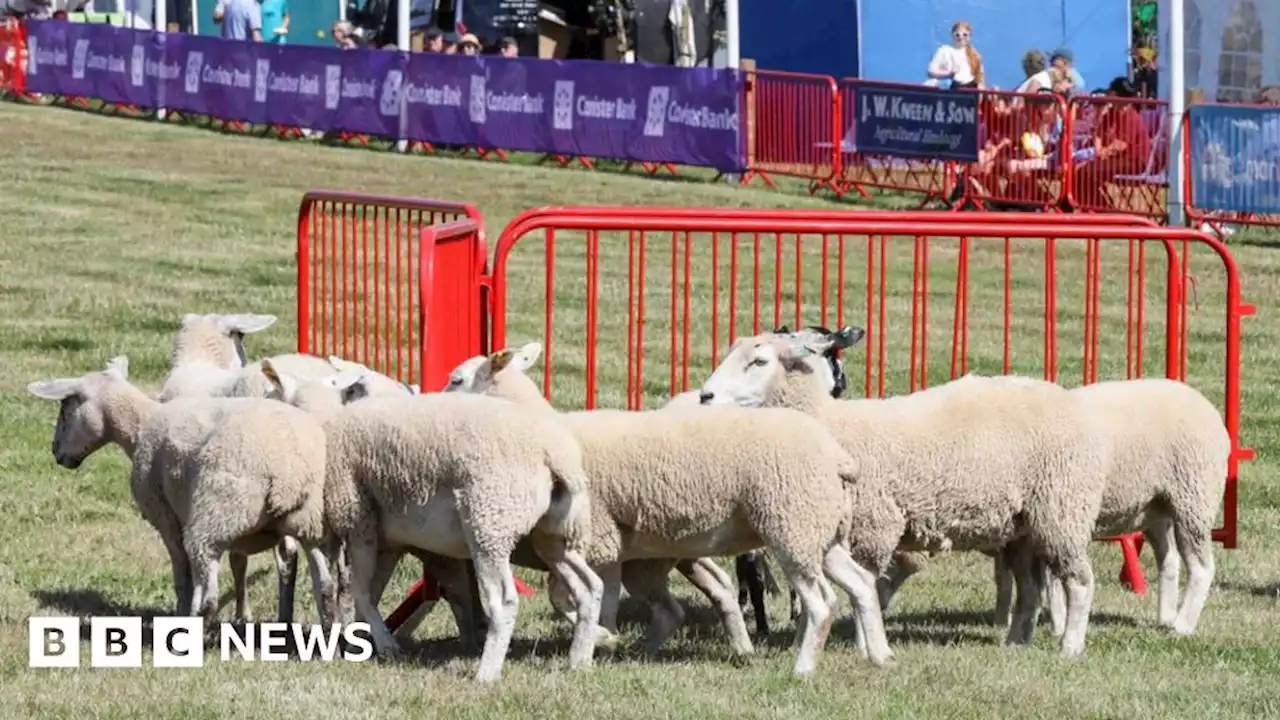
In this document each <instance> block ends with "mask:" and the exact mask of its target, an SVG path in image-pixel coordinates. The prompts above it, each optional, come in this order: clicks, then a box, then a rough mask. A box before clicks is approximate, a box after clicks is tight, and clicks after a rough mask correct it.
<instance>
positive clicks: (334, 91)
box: [324, 65, 342, 110]
mask: <svg viewBox="0 0 1280 720" xmlns="http://www.w3.org/2000/svg"><path fill="white" fill-rule="evenodd" d="M341 99H342V66H341V65H325V66H324V107H325V109H326V110H337V109H338V102H339V101H340V100H341Z"/></svg>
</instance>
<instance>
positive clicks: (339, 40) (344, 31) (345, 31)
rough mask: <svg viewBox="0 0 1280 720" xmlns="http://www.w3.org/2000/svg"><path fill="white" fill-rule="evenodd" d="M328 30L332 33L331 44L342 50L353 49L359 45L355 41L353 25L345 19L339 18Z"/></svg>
mask: <svg viewBox="0 0 1280 720" xmlns="http://www.w3.org/2000/svg"><path fill="white" fill-rule="evenodd" d="M330 32H331V33H332V34H333V44H334V45H337V46H338V47H339V48H341V49H342V50H355V49H356V48H358V47H360V45H359V44H358V43H356V38H355V27H354V26H353V25H352V24H351V23H349V22H347V21H346V20H339V21H338V22H336V23H334V24H333V27H332V28H330Z"/></svg>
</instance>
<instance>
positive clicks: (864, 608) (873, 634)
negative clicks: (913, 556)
mask: <svg viewBox="0 0 1280 720" xmlns="http://www.w3.org/2000/svg"><path fill="white" fill-rule="evenodd" d="M823 569H824V570H825V571H826V573H827V577H829V578H831V581H832V582H834V583H835V584H837V585H839V586H840V588H841V589H842V590H844V591H845V592H846V593H848V594H849V597H850V598H851V599H852V600H853V606H854V612H856V613H857V614H858V623H857V625H858V629H859V630H860V632H859V633H858V635H859V637H861V638H862V642H860V643H859V646H860V649H862V650H863V651H864V653H865V656H866V657H867V659H869V660H871V662H872V663H874V664H876V665H887V664H889V663H892V662H893V651H892V650H890V649H889V638H888V636H887V635H886V634H885V630H884V615H883V613H882V612H881V611H880V598H879V596H878V593H877V589H876V575H875V573H873V572H871V571H869V570H867V569H866V568H864V567H862V566H861V565H859V564H858V563H856V562H854V560H853V557H852V556H850V555H849V551H848V550H846V549H845V548H844V547H842V546H840V545H836V546H834V547H832V548H831V549H830V550H828V551H827V554H826V557H824V558H823Z"/></svg>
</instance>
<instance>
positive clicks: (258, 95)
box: [253, 58, 271, 103]
mask: <svg viewBox="0 0 1280 720" xmlns="http://www.w3.org/2000/svg"><path fill="white" fill-rule="evenodd" d="M270 79H271V61H270V60H268V59H266V58H258V65H257V67H256V68H255V70H254V73H253V101H254V102H256V103H264V102H266V101H267V87H268V85H269V83H268V81H269V80H270Z"/></svg>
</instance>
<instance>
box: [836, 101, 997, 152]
mask: <svg viewBox="0 0 1280 720" xmlns="http://www.w3.org/2000/svg"><path fill="white" fill-rule="evenodd" d="M853 93H854V105H855V107H856V108H857V114H856V115H855V116H854V119H853V131H854V133H853V145H854V149H855V150H856V151H857V152H860V153H869V154H878V155H897V156H899V157H916V158H927V159H931V160H958V161H960V162H977V161H978V93H977V92H970V91H965V90H941V89H938V88H929V87H920V88H914V87H905V86H902V85H891V84H884V85H880V84H877V83H870V82H859V83H858V85H857V87H856V88H854V90H853Z"/></svg>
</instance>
